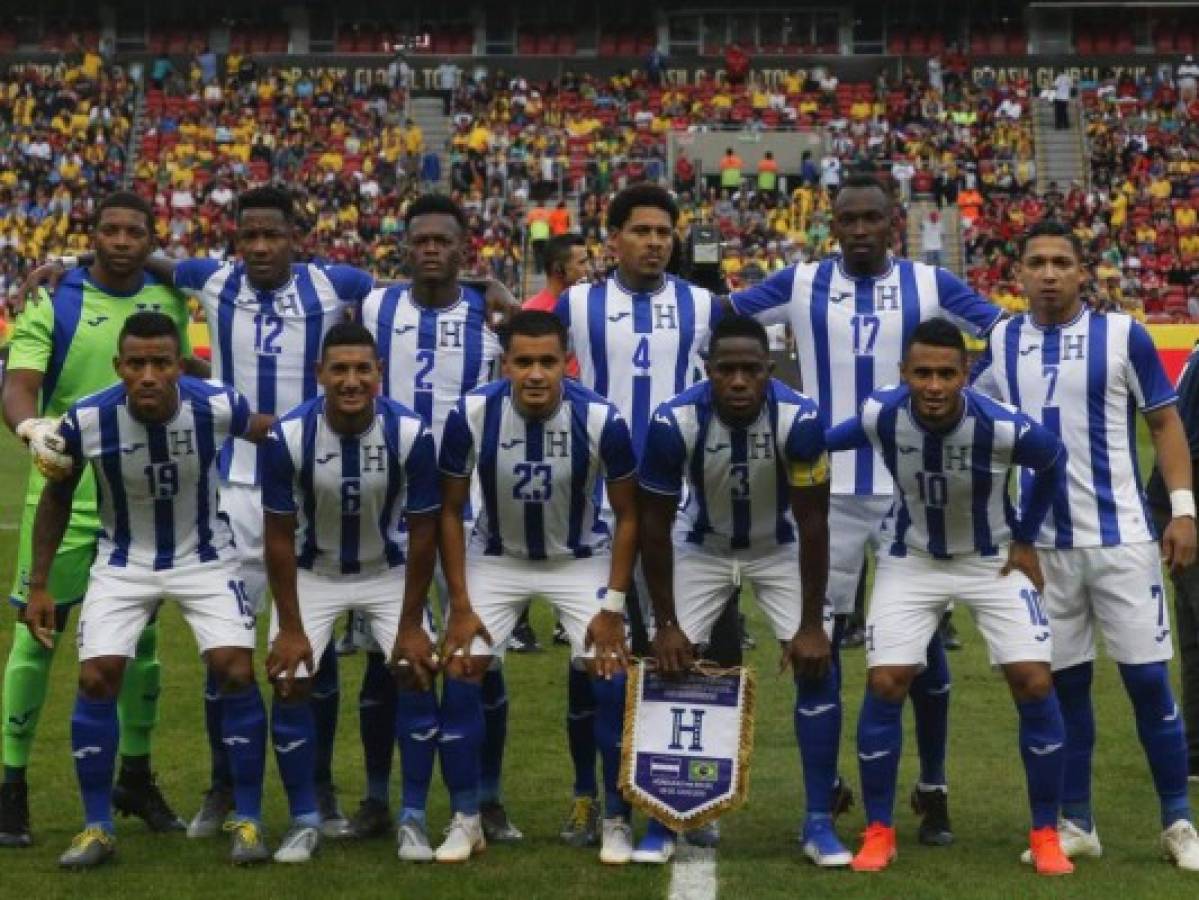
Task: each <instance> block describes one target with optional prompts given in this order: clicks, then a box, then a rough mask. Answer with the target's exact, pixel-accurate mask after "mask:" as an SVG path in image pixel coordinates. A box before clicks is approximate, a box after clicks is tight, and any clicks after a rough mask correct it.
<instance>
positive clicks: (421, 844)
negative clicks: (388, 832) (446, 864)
mask: <svg viewBox="0 0 1199 900" xmlns="http://www.w3.org/2000/svg"><path fill="white" fill-rule="evenodd" d="M396 855H397V856H399V858H400V859H401V860H403V861H404V862H415V863H427V862H433V848H432V847H430V846H429V835H428V834H427V833H426V831H425V825H424V823H423V822H419V821H416V820H415V819H407V820H405V821H402V822H400V824H399V825H398V826H397V828H396Z"/></svg>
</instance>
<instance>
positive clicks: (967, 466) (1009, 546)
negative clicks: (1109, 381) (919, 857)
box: [828, 319, 1073, 875]
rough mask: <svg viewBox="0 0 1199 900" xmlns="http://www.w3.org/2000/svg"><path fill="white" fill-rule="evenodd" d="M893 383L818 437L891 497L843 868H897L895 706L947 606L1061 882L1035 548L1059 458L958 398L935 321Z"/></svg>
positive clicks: (1038, 852)
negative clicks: (970, 643) (982, 644)
mask: <svg viewBox="0 0 1199 900" xmlns="http://www.w3.org/2000/svg"><path fill="white" fill-rule="evenodd" d="M900 373H901V375H902V377H903V381H904V384H903V385H901V386H900V387H896V388H888V389H884V390H881V391H878V392H876V393H875V394H873V395H872V396H871V397H870V398H869V399H868V400H867V401H866V402H865V403H864V404H863V406H862V410H861V412H860V413H859V415H858V416H857V417H855V418H852V419H848V420H847V421H845V422H842V423H841V424H840V425H838V426H836V427H835V428H833V429H832V430H831V431H830V432H829V433H828V448H829V450H830V451H836V450H849V449H853V448H855V447H866V446H872V447H874V449H875V450H876V451H877V452H878V453H879V454H880V455H881V456H882V458H883V461H884V462H885V463H886V466H887V469H888V470H889V471H890V472H891V475H892V477H893V478H894V479H895V483H896V485H897V486H898V488H899V502H898V503H897V506H896V510H895V512H894V514H893V515H894V524H893V528H894V535H893V537H894V540H893V541H892V543H891V546H890V548H889V551H887V552H885V553H883V554H880V556H879V564H878V570H877V572H876V574H875V579H874V602H873V603H872V604H871V607H870V614H869V617H868V619H867V623H866V651H867V658H868V659H867V661H868V665H869V668H870V673H869V677H868V683H867V688H866V699H865V702H864V703H863V704H862V711H861V715H860V716H859V719H858V760H859V765H860V768H861V777H862V795H863V802H864V804H865V807H866V816H867V827H866V834H865V841H864V843H863V844H862V847H861V849H860V850H859V851H858V854H857V856H855V857H854V859H853V863H852V865H853V868H854V869H856V870H857V871H860V872H873V871H878V870H880V869H885V868H886V867H887V866H888V865H890V863H891V862H892V860H894V858H895V854H896V851H895V829H894V827H893V826H892V824H891V815H892V807H893V806H894V802H895V780H896V776H897V774H898V770H899V754H900V745H901V738H902V734H903V730H902V722H901V713H902V710H903V701H904V699H905V698H906V696H907V693H908V689H909V687H910V686H911V683H912V679H913V678H915V677H916V674H917V673H918V672H919V671H920V666H921V665H923V663H924V661H925V648H926V647H927V645H928V641H929V638H930V637H931V636H932V634H933V632H934V631H935V630H936V627H937V623H938V622H939V621H940V619H941V616H942V614H943V613H944V612H945V610H946V609H948V607H949V604H950V602H951V601H953V600H955V599H956V600H960V601H962V602H963V603H965V604H967V605H969V606H970V608H971V611H972V612H973V614H974V617H975V620H976V621H977V623H978V626H979V630H980V631H981V632H982V634H983V637H984V638H985V639H986V641H987V648H988V651H989V653H990V657H991V662H992V663H993V664H995V665H997V666H1000V667H1002V668H1003V672H1004V676H1005V677H1006V678H1007V682H1008V685H1009V687H1010V688H1011V692H1012V697H1013V699H1014V700H1015V701H1016V708H1017V710H1018V711H1019V715H1020V754H1021V756H1022V758H1023V760H1024V768H1025V775H1026V777H1027V779H1028V798H1029V803H1030V806H1031V807H1032V832H1031V834H1030V835H1029V844H1030V849H1031V853H1032V858H1033V860H1034V862H1035V864H1036V868H1037V871H1038V872H1039V873H1041V874H1043V875H1064V874H1067V873H1069V872H1072V871H1073V865H1072V864H1071V863H1070V861H1069V860H1068V859H1067V858H1066V856H1065V854H1064V853H1063V852H1062V848H1061V844H1060V842H1059V840H1058V833H1057V829H1056V827H1055V824H1056V821H1057V808H1058V802H1059V800H1060V798H1061V787H1062V773H1063V768H1064V765H1065V756H1064V754H1063V753H1062V746H1063V744H1064V743H1065V730H1064V726H1063V725H1062V715H1061V710H1060V709H1059V707H1058V701H1057V697H1056V695H1055V694H1054V690H1053V681H1052V678H1051V677H1050V673H1049V658H1050V645H1051V639H1050V630H1049V621H1048V620H1047V619H1046V618H1045V613H1044V610H1043V608H1042V605H1041V594H1040V592H1041V589H1042V586H1043V585H1042V581H1043V579H1042V577H1041V571H1040V566H1039V563H1038V561H1037V553H1036V549H1035V548H1034V546H1033V543H1032V542H1033V540H1034V539H1035V537H1036V534H1037V529H1038V528H1039V527H1040V525H1041V522H1042V521H1043V520H1044V518H1045V514H1046V513H1047V512H1048V509H1049V505H1050V503H1052V502H1053V499H1054V496H1055V494H1056V493H1057V491H1058V490H1059V489H1060V487H1061V484H1062V479H1063V476H1064V473H1065V470H1066V453H1065V449H1064V448H1063V447H1062V444H1061V441H1060V440H1058V439H1057V437H1056V436H1055V435H1054V434H1053V433H1052V432H1050V431H1048V430H1047V429H1045V428H1043V427H1042V426H1040V425H1038V424H1036V423H1035V422H1033V421H1032V420H1031V419H1029V418H1028V417H1027V416H1025V415H1024V414H1023V413H1019V412H1017V411H1015V410H1014V409H1012V408H1011V407H1010V406H1004V405H1003V404H1000V403H997V402H995V401H994V400H991V399H989V398H987V397H985V396H983V395H982V394H978V393H976V392H974V391H973V390H969V389H966V388H965V387H964V385H965V382H966V348H965V343H964V342H963V340H962V335H961V333H960V332H959V331H958V330H957V328H955V327H954V326H953V325H951V324H950V323H948V322H946V321H944V320H940V319H933V320H930V321H928V322H924V323H923V324H921V325H919V326H917V327H916V329H915V330H914V331H913V333H912V338H911V340H910V342H909V344H908V346H907V348H906V350H905V354H904V359H903V362H902V364H901V367H900ZM1017 467H1025V468H1027V469H1029V470H1031V472H1032V473H1033V474H1032V475H1031V484H1030V485H1029V490H1027V491H1024V492H1022V495H1021V496H1022V502H1021V504H1020V510H1019V515H1018V516H1017V515H1016V514H1015V513H1014V511H1013V510H1012V508H1011V505H1010V503H1009V501H1008V485H1009V479H1010V476H1011V473H1012V471H1013V469H1015V468H1017ZM1005 549H1006V553H1005ZM1005 556H1006V559H1005Z"/></svg>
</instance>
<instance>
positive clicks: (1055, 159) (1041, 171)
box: [1032, 100, 1087, 194]
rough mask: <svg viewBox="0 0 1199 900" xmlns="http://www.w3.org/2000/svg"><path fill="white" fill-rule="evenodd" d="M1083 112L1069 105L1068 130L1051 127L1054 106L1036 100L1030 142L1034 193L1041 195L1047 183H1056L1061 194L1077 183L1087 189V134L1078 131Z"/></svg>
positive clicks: (1073, 101)
mask: <svg viewBox="0 0 1199 900" xmlns="http://www.w3.org/2000/svg"><path fill="white" fill-rule="evenodd" d="M1081 114H1082V108H1081V107H1080V106H1079V104H1078V101H1077V100H1071V101H1070V127H1069V128H1068V129H1066V130H1065V131H1058V130H1057V129H1056V128H1054V127H1053V103H1052V102H1050V101H1048V100H1037V101H1036V102H1034V104H1033V112H1032V115H1033V141H1034V144H1035V146H1036V160H1037V193H1039V194H1044V193H1045V191H1046V190H1047V189H1048V188H1049V183H1050V182H1051V181H1052V182H1056V183H1057V187H1058V190H1060V191H1061V192H1062V193H1063V194H1064V193H1066V192H1068V191H1069V190H1070V185H1071V184H1072V183H1073V182H1075V181H1077V182H1078V183H1079V184H1080V185H1082V186H1083V187H1084V188H1085V187H1086V186H1087V166H1086V153H1085V147H1086V131H1085V130H1084V129H1083V128H1081V127H1080V124H1079V123H1080V122H1081Z"/></svg>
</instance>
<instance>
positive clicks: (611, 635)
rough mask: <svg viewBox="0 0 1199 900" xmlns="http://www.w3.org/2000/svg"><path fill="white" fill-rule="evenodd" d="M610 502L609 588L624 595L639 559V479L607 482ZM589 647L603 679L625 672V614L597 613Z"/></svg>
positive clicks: (592, 620) (631, 478) (589, 630)
mask: <svg viewBox="0 0 1199 900" xmlns="http://www.w3.org/2000/svg"><path fill="white" fill-rule="evenodd" d="M608 501H609V502H610V503H611V504H612V512H613V514H614V516H615V518H616V523H615V525H616V527H615V528H614V529H613V534H612V562H611V564H610V568H609V572H608V585H607V586H608V590H609V591H618V592H620V593H622V594H624V593H627V592H628V590H629V588H630V587H631V586H632V584H633V562H634V560H636V558H637V479H636V478H635V477H632V476H630V477H629V478H622V479H620V480H619V481H610V482H608ZM586 645H587V646H588V647H591V646H594V647H595V674H596V675H598V676H599V677H600V678H611V677H612V676H614V675H619V674H620V673H621V672H623V671H624V670H625V668H626V667H627V666H628V664H629V654H628V649H627V647H626V645H625V633H624V614H623V613H620V612H615V611H607V610H601V611H600V612H598V613H596V614H595V615H594V616H593V617H592V619H591V622H590V623H589V624H588V626H587V639H586Z"/></svg>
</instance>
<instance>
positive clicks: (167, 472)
mask: <svg viewBox="0 0 1199 900" xmlns="http://www.w3.org/2000/svg"><path fill="white" fill-rule="evenodd" d="M143 471H144V472H145V473H146V481H147V482H148V483H149V486H150V496H151V497H153V498H154V499H155V500H169V499H171V498H172V497H174V496H175V495H176V494H178V493H179V467H178V466H176V465H175V464H174V463H173V462H164V463H153V464H151V465H148V466H146V468H145V469H143Z"/></svg>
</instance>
